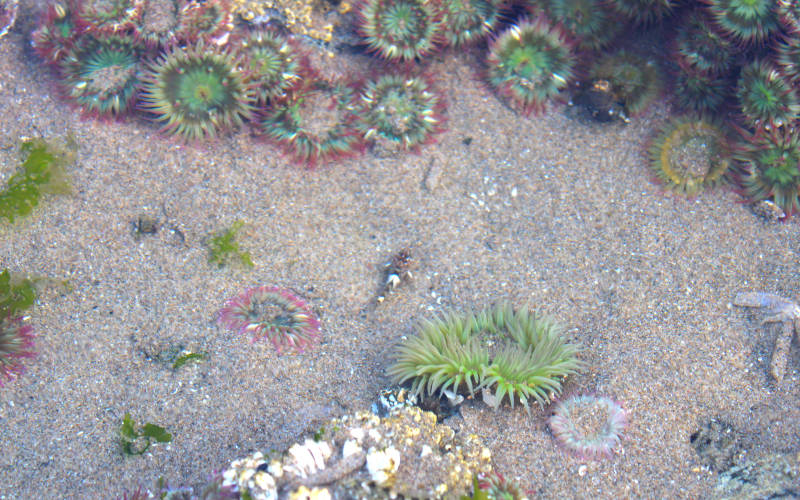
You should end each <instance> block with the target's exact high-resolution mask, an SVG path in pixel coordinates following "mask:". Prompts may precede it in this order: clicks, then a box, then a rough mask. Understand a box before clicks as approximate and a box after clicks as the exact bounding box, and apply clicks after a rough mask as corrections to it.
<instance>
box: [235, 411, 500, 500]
mask: <svg viewBox="0 0 800 500" xmlns="http://www.w3.org/2000/svg"><path fill="white" fill-rule="evenodd" d="M323 429H325V431H324V432H320V433H319V436H318V438H319V439H317V440H312V439H306V440H305V441H304V442H303V443H297V444H294V445H292V446H291V447H290V448H289V449H288V450H287V451H286V452H285V453H283V454H281V455H280V456H278V457H275V458H270V457H268V456H265V455H264V454H262V453H261V452H257V453H255V454H253V455H251V456H249V457H246V458H243V459H240V460H236V461H234V462H232V463H231V464H230V466H229V467H228V468H227V469H226V470H225V471H224V472H223V473H222V475H221V479H220V482H221V486H222V487H224V488H226V489H228V491H231V492H232V493H234V494H239V495H240V496H241V497H242V498H244V497H245V495H248V496H249V497H250V498H252V499H254V500H265V499H274V498H278V497H279V496H280V498H284V497H285V496H288V497H289V498H307V497H303V496H302V495H303V494H306V495H311V498H318V499H324V498H352V499H359V500H361V499H363V500H367V499H372V498H385V497H386V496H388V497H390V498H398V497H399V498H430V499H437V498H458V497H459V495H462V494H465V493H467V492H468V491H469V490H470V489H471V486H472V474H482V475H489V474H490V473H491V472H492V464H491V453H490V452H489V450H488V449H487V448H485V447H484V446H483V444H482V443H481V442H480V440H479V439H478V438H477V437H476V436H475V435H468V436H461V435H456V433H455V432H454V431H453V429H452V428H450V427H448V426H446V425H443V424H438V423H437V422H436V415H434V414H433V413H430V412H425V411H422V410H420V409H419V408H417V407H403V408H400V409H398V410H395V411H393V412H392V413H391V414H390V415H389V416H387V417H384V418H381V417H378V416H377V415H375V414H372V413H357V414H355V415H350V416H344V417H341V418H337V419H334V420H332V421H330V422H328V423H327V424H325V425H324V426H323Z"/></svg>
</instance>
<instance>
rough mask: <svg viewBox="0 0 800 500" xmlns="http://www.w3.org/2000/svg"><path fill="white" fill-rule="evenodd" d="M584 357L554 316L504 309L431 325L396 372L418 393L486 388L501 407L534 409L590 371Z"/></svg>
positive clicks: (401, 357)
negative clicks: (531, 405)
mask: <svg viewBox="0 0 800 500" xmlns="http://www.w3.org/2000/svg"><path fill="white" fill-rule="evenodd" d="M577 353H578V348H577V347H576V346H575V345H572V344H569V343H567V342H566V341H565V339H564V337H563V336H562V334H561V327H560V326H559V325H558V324H557V323H556V322H555V321H553V320H552V319H550V318H549V317H547V316H545V315H543V314H540V313H538V312H535V311H529V310H528V308H527V307H521V308H519V309H517V310H514V309H513V308H512V307H511V305H509V304H503V305H500V306H497V307H494V308H490V309H486V310H484V311H481V312H479V313H467V314H456V313H450V314H447V315H445V316H443V317H438V318H435V319H433V320H427V321H424V322H423V323H422V324H421V326H420V328H419V333H418V334H417V335H416V336H414V337H410V338H408V339H407V340H405V341H403V343H402V344H401V345H400V346H399V347H398V349H397V362H396V363H395V364H394V365H393V366H391V367H390V368H389V370H388V373H389V376H391V377H392V378H393V379H394V380H395V381H396V382H398V383H403V382H405V381H407V380H411V390H412V391H413V392H415V393H417V394H420V393H426V394H431V395H432V394H435V393H437V392H438V393H439V394H440V395H441V394H444V393H445V391H452V392H459V391H461V392H463V391H466V392H467V393H468V394H470V395H474V394H475V393H476V392H478V391H479V390H483V393H484V400H485V401H486V402H487V403H488V404H490V405H492V406H494V407H495V408H497V407H498V406H499V405H500V404H501V403H502V401H503V399H504V398H505V397H508V399H509V402H510V403H511V406H512V407H513V406H514V402H515V401H516V400H519V401H520V402H521V403H522V404H523V406H525V408H526V409H528V408H529V406H528V400H529V399H534V400H536V402H538V403H539V404H540V405H541V406H544V405H545V404H547V403H549V402H550V400H551V399H552V398H553V397H554V396H556V395H558V394H560V393H561V382H562V381H563V379H564V378H565V377H566V376H567V375H570V374H573V373H576V372H577V371H578V370H580V369H581V368H582V363H581V362H580V361H579V360H578V358H577Z"/></svg>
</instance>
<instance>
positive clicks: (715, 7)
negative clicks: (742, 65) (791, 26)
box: [705, 0, 779, 44]
mask: <svg viewBox="0 0 800 500" xmlns="http://www.w3.org/2000/svg"><path fill="white" fill-rule="evenodd" d="M705 3H706V4H707V9H708V13H709V14H710V15H711V18H712V19H713V20H714V22H715V23H716V24H717V27H719V29H720V30H721V32H722V34H723V35H725V36H727V37H728V38H730V39H731V40H733V41H736V42H739V43H742V44H760V43H763V42H764V41H765V40H766V39H767V38H769V37H770V35H772V34H773V33H775V32H776V31H777V30H778V27H779V25H778V16H777V13H776V12H775V0H705Z"/></svg>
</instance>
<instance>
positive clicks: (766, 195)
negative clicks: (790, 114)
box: [734, 127, 800, 215]
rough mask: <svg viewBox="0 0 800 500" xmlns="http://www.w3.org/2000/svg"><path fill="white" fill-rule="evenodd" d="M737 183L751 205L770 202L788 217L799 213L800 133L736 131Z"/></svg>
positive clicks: (789, 129)
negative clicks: (738, 135) (737, 137)
mask: <svg viewBox="0 0 800 500" xmlns="http://www.w3.org/2000/svg"><path fill="white" fill-rule="evenodd" d="M739 133H740V135H741V139H740V140H739V142H738V143H737V144H736V146H735V148H734V158H735V159H736V160H737V161H738V163H739V165H740V171H739V172H738V173H737V176H736V177H737V180H738V182H739V184H740V185H741V191H742V194H743V195H744V196H745V197H746V198H747V199H748V201H751V202H758V201H761V200H771V201H773V202H774V203H775V204H776V205H778V206H779V207H780V208H781V209H782V210H783V211H784V212H785V213H786V214H787V215H791V214H793V213H795V212H798V211H800V131H799V130H797V129H795V128H792V127H772V128H770V129H767V128H765V127H760V128H758V129H757V130H756V131H755V132H754V133H751V132H749V131H746V130H740V131H739Z"/></svg>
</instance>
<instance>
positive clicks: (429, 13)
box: [356, 0, 442, 62]
mask: <svg viewBox="0 0 800 500" xmlns="http://www.w3.org/2000/svg"><path fill="white" fill-rule="evenodd" d="M356 12H358V32H359V33H360V34H361V36H362V37H363V38H364V43H365V44H366V45H367V48H368V49H369V50H370V51H373V52H375V53H377V54H378V55H380V56H382V57H384V58H386V59H388V60H390V61H398V60H399V61H406V62H408V61H413V60H414V59H416V58H418V57H423V56H425V55H427V54H429V53H431V52H433V51H434V50H436V47H437V45H439V43H440V39H441V37H442V13H441V11H440V8H439V7H438V4H437V3H436V2H428V1H425V0H362V2H361V3H360V4H359V8H357V9H356Z"/></svg>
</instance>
